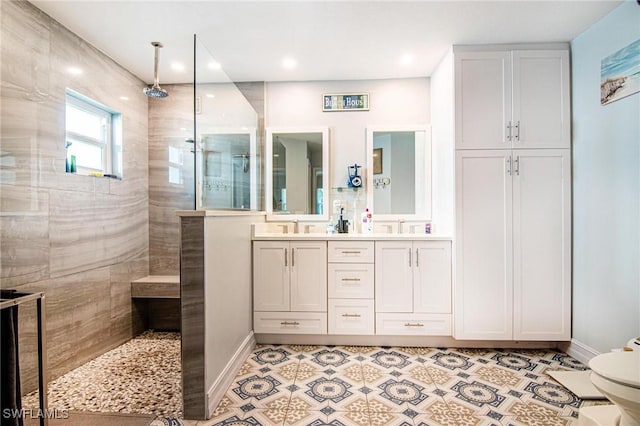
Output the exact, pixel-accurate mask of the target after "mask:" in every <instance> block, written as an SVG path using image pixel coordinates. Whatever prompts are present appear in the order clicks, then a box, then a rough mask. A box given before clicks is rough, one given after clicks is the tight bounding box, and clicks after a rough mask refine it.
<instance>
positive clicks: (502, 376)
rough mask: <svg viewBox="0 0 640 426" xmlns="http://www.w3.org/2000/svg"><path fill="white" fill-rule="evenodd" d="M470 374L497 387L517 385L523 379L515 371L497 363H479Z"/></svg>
mask: <svg viewBox="0 0 640 426" xmlns="http://www.w3.org/2000/svg"><path fill="white" fill-rule="evenodd" d="M472 376H477V377H479V378H480V379H481V380H482V381H484V382H486V383H491V384H492V385H494V386H497V387H517V386H518V385H519V384H521V383H522V381H523V380H524V378H523V377H522V376H519V375H518V374H516V372H515V371H513V370H511V369H509V368H505V367H500V366H499V365H481V366H479V367H478V368H476V369H475V370H474V371H473V375H472Z"/></svg>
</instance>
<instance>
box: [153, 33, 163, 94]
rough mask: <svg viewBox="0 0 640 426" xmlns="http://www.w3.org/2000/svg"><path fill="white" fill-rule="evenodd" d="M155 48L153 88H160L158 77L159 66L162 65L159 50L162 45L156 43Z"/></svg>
mask: <svg viewBox="0 0 640 426" xmlns="http://www.w3.org/2000/svg"><path fill="white" fill-rule="evenodd" d="M153 47H154V50H155V53H154V55H153V56H154V58H153V70H154V73H153V74H154V75H153V87H159V86H160V78H159V77H158V65H159V64H160V61H159V58H158V56H159V55H158V54H159V50H160V48H161V47H162V44H160V43H158V42H154V43H153Z"/></svg>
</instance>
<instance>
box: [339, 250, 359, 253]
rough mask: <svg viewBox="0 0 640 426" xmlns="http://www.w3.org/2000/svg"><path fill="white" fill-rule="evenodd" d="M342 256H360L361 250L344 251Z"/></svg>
mask: <svg viewBox="0 0 640 426" xmlns="http://www.w3.org/2000/svg"><path fill="white" fill-rule="evenodd" d="M342 254H360V250H342Z"/></svg>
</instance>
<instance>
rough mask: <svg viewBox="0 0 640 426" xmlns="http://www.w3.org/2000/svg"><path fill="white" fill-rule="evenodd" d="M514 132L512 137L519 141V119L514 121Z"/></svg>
mask: <svg viewBox="0 0 640 426" xmlns="http://www.w3.org/2000/svg"><path fill="white" fill-rule="evenodd" d="M515 127H516V134H515V136H514V137H513V139H515V140H517V141H520V120H518V121H516V126H515Z"/></svg>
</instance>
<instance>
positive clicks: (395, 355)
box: [362, 348, 423, 380]
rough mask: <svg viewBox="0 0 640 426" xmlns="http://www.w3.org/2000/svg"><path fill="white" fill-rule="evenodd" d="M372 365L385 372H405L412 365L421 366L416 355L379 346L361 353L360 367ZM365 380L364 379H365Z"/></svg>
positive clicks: (412, 366)
mask: <svg viewBox="0 0 640 426" xmlns="http://www.w3.org/2000/svg"><path fill="white" fill-rule="evenodd" d="M365 366H368V367H372V368H375V369H379V370H382V371H384V372H385V373H386V374H407V373H406V372H407V371H409V370H410V369H412V368H414V367H422V366H423V363H422V362H421V361H418V357H415V356H413V355H408V354H405V353H402V352H401V351H400V350H398V349H397V348H380V349H379V350H377V351H372V352H370V353H368V354H365V355H363V359H362V367H363V368H364V367H365ZM365 380H366V379H365Z"/></svg>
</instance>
